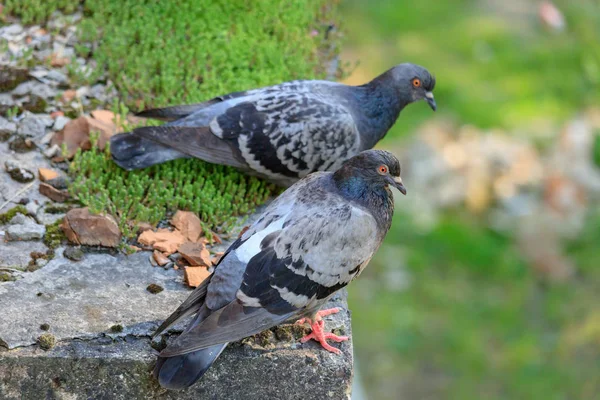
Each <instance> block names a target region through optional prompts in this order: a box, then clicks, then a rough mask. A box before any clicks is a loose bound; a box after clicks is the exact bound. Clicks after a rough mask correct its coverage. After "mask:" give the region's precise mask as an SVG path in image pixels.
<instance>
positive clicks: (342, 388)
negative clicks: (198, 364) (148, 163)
mask: <svg viewBox="0 0 600 400" xmlns="http://www.w3.org/2000/svg"><path fill="white" fill-rule="evenodd" d="M59 254H60V252H59ZM148 257H149V253H138V254H135V255H132V256H129V257H125V256H121V255H119V256H116V257H114V256H110V255H106V254H87V255H86V257H85V258H84V260H82V261H80V262H78V263H74V262H71V261H68V260H66V259H64V258H62V257H60V255H59V256H58V257H57V258H56V259H55V260H53V261H51V262H50V263H49V264H48V265H47V266H45V267H44V268H41V269H40V270H38V271H35V272H33V273H29V274H26V275H25V276H24V277H23V278H22V279H20V280H18V281H14V282H6V283H0V340H1V341H2V342H3V344H2V346H0V399H44V398H48V399H142V398H143V399H145V398H149V399H154V398H160V399H163V398H164V399H192V398H193V399H234V400H235V399H323V398H331V399H346V398H349V392H350V387H351V377H352V343H351V342H346V343H343V344H341V345H339V344H336V346H340V348H341V349H342V350H343V353H342V355H339V356H338V355H334V354H331V353H328V352H326V351H323V350H322V349H320V348H319V347H318V346H317V345H316V344H315V343H313V342H310V343H307V344H300V343H299V342H298V341H297V339H296V338H293V337H290V336H293V335H290V334H286V332H289V331H290V327H287V328H285V329H281V328H279V329H278V330H276V334H272V333H267V334H261V335H258V336H257V337H255V338H251V339H245V340H244V341H242V342H241V343H236V344H233V345H231V346H230V347H229V348H228V349H227V350H226V351H225V352H224V353H223V354H222V355H221V357H220V358H219V359H218V360H217V362H216V363H215V365H214V366H213V367H212V368H211V369H210V370H209V372H208V373H207V375H206V376H205V377H204V378H203V379H202V380H201V381H200V383H198V384H197V385H195V386H193V387H192V388H190V389H188V390H187V391H183V392H169V391H165V390H163V389H161V388H160V387H159V386H158V385H157V384H156V382H155V381H154V380H153V379H152V378H151V375H150V371H151V369H152V365H153V363H154V361H155V355H156V353H157V352H156V350H154V349H153V348H152V346H151V341H150V334H151V332H152V331H153V330H154V328H156V327H157V326H158V324H159V323H160V322H161V321H162V320H163V319H164V318H165V317H167V316H168V315H169V313H170V312H171V311H173V310H174V308H175V307H176V306H177V305H178V304H179V302H180V301H182V300H183V299H184V298H185V297H186V296H187V295H188V294H189V289H187V288H186V287H185V286H184V285H183V283H182V274H181V272H180V271H175V270H172V269H171V270H164V269H162V268H159V267H152V266H151V265H150V263H149V262H148ZM150 283H156V284H159V285H161V286H163V287H164V288H165V290H164V291H162V292H160V293H158V294H151V293H149V292H147V291H146V287H147V286H148V285H149V284H150ZM332 303H334V304H331V305H332V306H340V307H342V308H343V310H344V311H342V312H341V313H340V314H338V315H335V316H331V317H328V318H327V324H328V325H327V326H328V327H329V328H331V329H334V328H337V329H340V330H341V331H342V332H343V333H344V334H348V335H349V334H350V333H351V332H350V320H349V312H348V311H347V306H346V302H345V294H344V293H343V294H340V295H339V296H337V297H336V298H335V299H334V300H332ZM41 324H48V325H50V330H49V331H48V332H49V333H51V334H53V335H55V336H56V338H57V342H58V343H57V345H56V347H54V348H53V349H52V350H49V351H44V350H42V349H41V348H40V347H39V346H38V345H37V344H36V338H37V337H39V336H40V335H41V334H43V333H45V332H44V331H43V330H41V328H40V325H41ZM113 325H122V326H123V331H122V332H119V333H112V332H111V331H110V328H111V327H112V326H113ZM181 327H182V326H178V327H175V329H174V330H172V331H171V333H173V332H176V331H178V330H181ZM293 333H295V335H296V336H299V335H301V334H302V332H298V329H296V330H295V332H293ZM286 336H288V337H286ZM0 343H1V342H0ZM157 345H160V344H158V343H155V347H157Z"/></svg>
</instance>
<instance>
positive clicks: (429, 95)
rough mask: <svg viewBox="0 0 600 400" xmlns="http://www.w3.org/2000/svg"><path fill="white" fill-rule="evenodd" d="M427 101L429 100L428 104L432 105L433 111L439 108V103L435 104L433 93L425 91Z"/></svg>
mask: <svg viewBox="0 0 600 400" xmlns="http://www.w3.org/2000/svg"><path fill="white" fill-rule="evenodd" d="M425 101H426V102H427V104H429V107H431V109H432V110H433V111H435V110H437V104H435V99H434V98H433V93H431V92H425Z"/></svg>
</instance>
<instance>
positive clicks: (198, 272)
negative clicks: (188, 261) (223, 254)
mask: <svg viewBox="0 0 600 400" xmlns="http://www.w3.org/2000/svg"><path fill="white" fill-rule="evenodd" d="M209 276H210V272H208V269H207V268H205V267H185V281H186V282H187V284H188V286H190V287H198V286H199V285H200V284H201V283H202V282H203V281H204V280H205V279H206V278H208V277H209Z"/></svg>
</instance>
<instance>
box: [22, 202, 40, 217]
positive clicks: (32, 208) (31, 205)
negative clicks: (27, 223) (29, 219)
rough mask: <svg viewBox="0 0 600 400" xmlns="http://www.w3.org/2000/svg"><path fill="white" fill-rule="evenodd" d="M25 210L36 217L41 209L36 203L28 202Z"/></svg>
mask: <svg viewBox="0 0 600 400" xmlns="http://www.w3.org/2000/svg"><path fill="white" fill-rule="evenodd" d="M25 209H27V214H29V215H31V216H35V215H36V214H37V212H38V210H39V209H40V205H39V204H38V203H37V202H35V201H29V202H27V205H26V206H25Z"/></svg>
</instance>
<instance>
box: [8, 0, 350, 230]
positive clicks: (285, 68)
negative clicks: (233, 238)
mask: <svg viewBox="0 0 600 400" xmlns="http://www.w3.org/2000/svg"><path fill="white" fill-rule="evenodd" d="M78 3H80V2H79V1H66V0H65V1H61V0H50V1H43V2H41V1H39V0H19V1H8V3H7V4H6V7H7V8H6V10H7V11H8V12H11V13H13V14H16V15H18V16H21V17H22V18H23V21H24V22H43V21H45V20H47V18H48V16H49V15H50V14H51V13H52V12H53V11H54V10H57V9H58V10H64V11H66V12H69V11H72V10H74V7H75V6H76V5H77V4H78ZM81 3H82V4H83V10H84V18H83V20H82V22H81V23H80V25H79V28H78V33H79V39H80V43H79V44H78V45H77V46H76V50H77V53H78V55H79V56H81V57H85V58H93V59H94V60H95V61H96V63H97V68H96V69H95V70H93V71H92V73H91V74H88V75H85V76H84V75H82V74H77V73H76V72H75V71H74V70H71V73H70V75H71V78H72V79H73V80H74V81H75V82H77V83H78V84H82V85H83V84H93V83H95V82H96V81H104V80H106V79H109V80H110V81H111V82H112V83H113V84H114V86H115V87H116V88H117V90H118V92H119V97H120V98H121V102H120V103H119V104H115V105H113V107H114V108H116V110H117V111H118V112H119V114H123V112H124V111H126V110H127V108H130V109H133V110H140V109H143V108H147V107H158V106H166V105H175V104H181V103H193V102H200V101H203V100H207V99H209V98H212V97H214V96H217V95H220V94H226V93H229V92H233V91H239V90H245V89H251V88H255V87H259V86H266V85H270V84H275V83H279V82H282V81H287V80H293V79H300V78H302V79H313V78H324V77H325V75H326V69H325V65H326V63H327V62H328V61H329V60H331V59H332V58H333V57H334V56H335V55H336V53H337V42H338V40H339V37H338V36H336V34H333V35H330V38H329V40H328V41H327V42H326V41H325V39H324V38H325V32H326V30H327V28H328V26H329V25H330V24H331V23H333V22H335V19H336V15H335V10H336V4H337V1H335V0H334V1H327V0H292V1H281V0H257V1H253V2H247V1H245V0H233V1H207V0H204V1H198V0H184V1H178V2H158V1H149V0H147V1H139V0H124V1H122V0H84V1H82V2H81ZM315 32H316V34H315ZM123 120H124V118H123ZM70 174H71V176H72V177H73V178H74V182H73V184H72V185H71V187H70V188H69V192H70V193H71V195H72V196H73V197H74V198H75V199H77V200H78V201H79V202H81V203H82V204H84V205H86V206H89V207H90V209H91V211H93V212H108V213H110V214H112V215H114V216H115V217H116V218H117V220H118V221H119V226H120V228H121V229H122V231H123V233H124V236H125V237H131V236H132V235H133V234H134V230H133V229H132V222H133V223H135V222H150V223H156V222H158V221H159V220H161V219H162V218H164V217H165V215H166V214H167V213H169V212H172V211H174V210H176V209H186V210H191V211H194V212H197V213H198V214H199V215H200V217H201V219H202V220H203V222H204V223H205V225H206V227H208V228H211V229H213V230H216V231H219V232H222V231H226V230H227V229H228V228H230V227H231V226H232V224H233V222H234V221H235V220H236V216H239V215H245V214H247V213H249V212H251V211H252V210H253V208H254V207H255V206H256V205H258V204H260V203H262V202H264V201H265V200H266V199H267V198H268V196H269V195H270V194H272V193H274V192H275V188H274V186H272V185H270V184H268V183H265V182H263V181H260V180H258V179H256V178H249V177H246V176H243V175H242V174H240V173H238V172H237V171H235V170H234V169H232V168H226V167H222V166H215V165H210V164H207V163H203V162H201V161H198V160H177V161H172V162H169V163H166V164H163V165H159V166H155V167H152V168H149V169H147V170H143V171H134V172H126V171H123V170H121V169H119V168H118V167H116V166H115V165H114V164H113V163H112V161H111V160H110V158H109V156H108V154H107V153H103V152H98V151H91V152H86V153H79V154H77V156H76V157H75V158H74V160H73V162H72V164H71V167H70Z"/></svg>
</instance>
